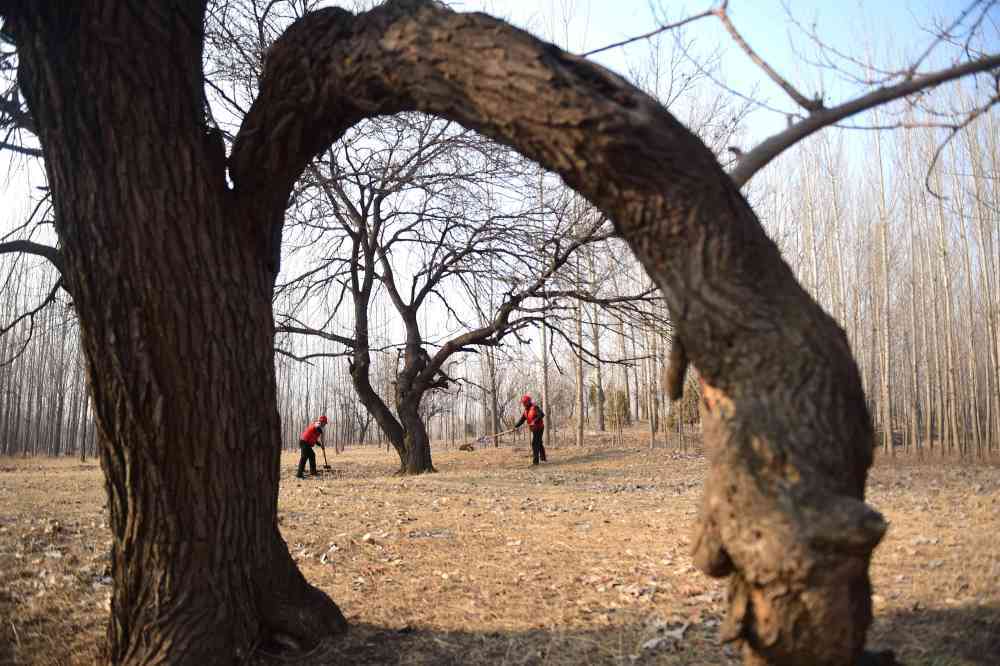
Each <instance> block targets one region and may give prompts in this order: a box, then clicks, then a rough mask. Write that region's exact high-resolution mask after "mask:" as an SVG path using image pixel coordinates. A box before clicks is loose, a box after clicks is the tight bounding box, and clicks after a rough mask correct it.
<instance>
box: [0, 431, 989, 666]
mask: <svg viewBox="0 0 1000 666" xmlns="http://www.w3.org/2000/svg"><path fill="white" fill-rule="evenodd" d="M295 462H296V456H294V455H293V454H291V453H289V454H286V455H285V456H284V458H283V460H282V482H281V494H280V507H279V511H280V521H281V527H282V531H283V534H284V536H285V539H286V540H287V542H288V546H289V548H290V550H291V552H292V553H293V554H294V555H295V557H296V559H297V560H298V562H299V563H300V566H301V568H302V570H303V572H304V573H305V575H306V577H307V578H308V579H309V580H310V581H312V583H313V584H315V585H317V586H319V587H320V588H322V589H323V590H325V591H326V592H327V593H328V594H330V596H331V597H332V598H333V599H334V600H336V601H337V602H338V604H340V607H341V609H342V610H343V611H344V614H345V615H346V616H347V618H348V619H349V621H350V622H351V624H352V629H351V631H350V632H348V634H347V635H346V636H345V637H343V638H341V639H339V640H337V641H332V642H328V643H325V644H324V645H323V646H321V648H320V649H319V650H318V651H317V652H314V653H313V654H312V655H311V656H310V657H309V659H308V661H311V662H312V663H338V664H390V663H391V664H434V665H437V664H511V665H513V664H552V665H558V664H670V665H674V664H736V663H738V661H737V660H736V659H735V654H734V652H733V651H732V649H731V648H729V647H727V646H721V645H719V644H718V640H717V636H718V629H719V624H720V621H721V619H722V613H723V608H724V604H723V602H724V587H723V584H722V583H721V582H719V581H715V580H711V579H709V578H707V577H705V576H703V575H702V574H701V573H699V572H697V571H696V570H695V569H694V567H693V566H692V564H691V558H690V556H689V549H690V538H691V534H692V522H693V521H694V520H695V517H696V511H697V505H698V498H699V496H700V488H701V484H702V479H703V477H704V474H705V469H706V464H705V460H704V459H703V458H702V457H701V456H700V455H698V454H696V453H678V452H675V451H672V450H664V449H659V450H655V451H650V450H649V449H646V448H641V447H638V446H636V447H633V448H624V449H621V448H619V449H609V448H596V447H595V448H583V449H580V448H556V449H554V450H551V451H550V452H549V462H548V463H546V464H543V465H542V466H540V467H538V468H532V467H531V465H530V459H529V456H528V453H527V451H526V449H524V448H523V447H522V448H501V449H483V450H477V451H475V452H471V453H470V452H459V451H436V452H435V464H436V466H437V468H438V470H439V473H438V474H431V475H425V476H422V477H418V478H397V477H394V476H393V475H392V472H393V471H394V470H395V469H396V465H397V462H398V459H396V458H395V455H394V454H389V453H386V452H385V451H376V450H372V449H361V450H351V451H348V452H347V453H344V454H341V455H339V456H333V455H332V450H331V458H330V463H331V465H332V466H333V468H334V470H333V472H332V473H330V474H327V475H325V476H322V477H319V478H315V479H308V480H305V481H299V480H297V479H295V478H294V477H293V476H292V474H293V471H294V470H293V467H294V464H295ZM320 463H321V465H322V456H320ZM869 501H871V502H872V503H873V504H874V505H875V506H876V507H877V508H878V509H879V510H881V511H882V512H883V513H884V514H885V516H886V517H887V518H888V520H889V522H890V525H891V527H890V531H889V533H888V535H887V536H886V538H885V540H884V541H883V543H882V545H881V546H880V547H879V548H878V550H877V552H876V555H875V558H874V563H873V567H872V574H873V580H874V586H875V596H874V601H875V612H876V621H875V624H874V626H873V628H872V631H871V632H870V639H869V644H870V645H871V646H872V647H873V648H875V649H886V648H891V649H893V650H895V651H896V654H897V657H898V658H900V659H901V660H902V662H903V663H906V664H910V665H928V666H930V665H934V666H960V665H969V664H984V665H985V664H991V665H996V664H1000V539H998V538H997V536H996V532H997V529H998V527H1000V466H998V465H996V464H993V465H986V464H981V463H976V464H975V465H974V466H972V465H963V464H960V463H957V462H954V461H942V460H939V459H936V460H933V461H930V462H919V461H914V460H897V461H894V462H891V463H889V462H887V461H880V462H879V463H878V464H877V465H876V468H875V469H874V470H873V473H872V476H871V481H870V483H869ZM103 505H104V494H103V486H102V483H101V477H100V470H99V468H98V467H97V465H96V464H94V463H92V462H88V463H86V464H80V463H79V461H76V460H69V459H61V460H50V459H0V663H2V664H60V665H61V664H90V663H93V662H94V661H95V659H96V658H98V657H99V655H100V644H101V642H102V641H103V636H104V624H105V617H106V613H107V608H108V600H109V590H110V585H109V584H110V579H109V578H108V577H107V574H108V571H107V568H106V564H107V552H108V547H109V543H110V536H109V533H108V530H107V525H106V521H107V517H106V514H105V510H104V509H103ZM259 661H260V662H261V663H266V662H267V661H268V659H267V658H266V655H265V656H262V657H260V658H259ZM271 661H278V660H271ZM284 663H288V662H287V661H285V662H284Z"/></svg>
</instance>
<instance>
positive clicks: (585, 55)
mask: <svg viewBox="0 0 1000 666" xmlns="http://www.w3.org/2000/svg"><path fill="white" fill-rule="evenodd" d="M728 4H729V0H724V1H723V3H722V7H721V9H722V10H725V8H726V5H728ZM717 11H719V10H718V9H716V8H714V7H713V8H712V9H706V10H705V11H703V12H702V13H700V14H694V15H693V16H689V17H687V18H685V19H681V20H680V21H676V22H674V23H668V24H665V25H661V26H659V27H657V28H656V29H655V30H650V31H649V32H647V33H645V34H643V35H637V36H635V37H629V38H628V39H623V40H622V41H620V42H615V43H613V44H608V45H607V46H602V47H601V48H599V49H594V50H592V51H587V52H586V53H581V54H580V57H581V58H589V57H591V56H594V55H597V54H598V53H603V52H604V51H610V50H611V49H617V48H620V47H622V46H627V45H629V44H632V43H634V42H639V41H642V40H644V39H650V38H651V37H655V36H657V35H659V34H660V33H662V32H666V31H668V30H674V29H675V28H680V27H681V26H685V25H687V24H688V23H694V22H695V21H697V20H699V19H703V18H708V17H709V16H712V15H713V14H715V13H716V12H717Z"/></svg>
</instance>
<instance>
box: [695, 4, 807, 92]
mask: <svg viewBox="0 0 1000 666" xmlns="http://www.w3.org/2000/svg"><path fill="white" fill-rule="evenodd" d="M712 13H713V14H715V16H717V17H718V18H719V20H720V21H721V22H722V25H723V26H724V27H725V28H726V32H728V33H729V35H730V36H731V37H732V38H733V41H735V42H736V45H737V46H739V47H740V49H742V50H743V52H744V53H746V54H747V57H749V58H750V60H752V61H753V62H754V63H755V64H756V65H757V66H758V67H760V68H761V69H762V70H764V73H765V74H767V76H768V78H770V79H771V80H772V81H774V82H775V83H776V84H778V85H779V86H780V87H781V89H782V90H784V91H785V92H786V93H787V94H788V96H789V97H791V98H792V99H793V100H795V103H796V104H798V105H799V106H801V107H802V108H803V109H806V110H807V111H819V110H820V109H822V108H823V101H822V100H819V99H809V98H808V97H806V96H805V95H803V94H802V93H800V92H799V91H798V90H797V89H796V88H795V86H793V85H792V84H791V83H789V82H788V80H787V79H785V78H784V77H782V76H781V75H780V74H778V72H776V71H775V70H774V68H773V67H771V66H770V65H769V64H767V61H765V60H764V59H763V58H761V57H760V56H759V55H758V54H757V52H756V51H754V50H753V49H752V48H750V45H749V44H747V42H746V40H745V39H743V35H741V34H740V33H739V31H738V30H737V29H736V26H735V25H733V22H732V21H731V20H730V19H729V14H728V13H727V12H726V5H723V6H722V7H720V8H718V9H716V10H714V11H713V12H712Z"/></svg>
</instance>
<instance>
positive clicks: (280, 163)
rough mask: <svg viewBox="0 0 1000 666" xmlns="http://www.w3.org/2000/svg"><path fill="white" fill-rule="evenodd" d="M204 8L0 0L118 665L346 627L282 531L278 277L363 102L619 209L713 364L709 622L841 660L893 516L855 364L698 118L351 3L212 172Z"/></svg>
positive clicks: (299, 29) (580, 67) (467, 21)
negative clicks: (502, 151)
mask: <svg viewBox="0 0 1000 666" xmlns="http://www.w3.org/2000/svg"><path fill="white" fill-rule="evenodd" d="M203 10H204V4H203V2H196V1H194V0H190V1H188V2H182V1H181V0H175V1H174V2H172V3H155V4H154V3H148V4H147V3H142V4H140V3H131V2H128V3H127V2H120V1H115V2H112V1H111V0H103V1H100V0H90V2H86V3H80V4H75V5H72V6H71V7H70V8H66V7H64V6H62V3H54V2H42V3H36V2H30V3H29V2H24V1H14V0H0V13H2V14H4V15H5V16H7V17H8V18H10V20H11V26H12V29H13V32H14V33H15V36H16V38H17V43H18V47H19V49H22V50H21V51H20V53H19V56H20V57H21V67H22V73H21V75H22V81H23V84H22V88H23V89H24V90H25V91H26V93H27V95H28V97H29V99H30V100H31V107H32V111H33V112H34V113H35V114H36V115H37V118H36V120H37V122H38V124H39V128H40V135H41V140H42V145H43V147H44V149H45V158H46V163H47V164H48V169H49V179H50V184H51V186H52V190H53V196H54V199H55V200H56V202H57V211H58V219H59V221H60V222H59V228H58V231H59V234H60V239H61V242H62V244H63V248H64V252H65V254H66V272H67V281H68V282H69V283H70V285H71V287H70V288H71V290H72V293H73V296H74V299H75V300H76V301H77V303H78V304H79V310H80V317H81V325H82V330H83V334H84V344H85V348H86V355H87V361H88V367H89V372H90V380H91V385H92V387H93V392H94V395H95V405H96V410H97V414H98V421H99V423H100V429H101V457H102V464H103V467H104V470H105V474H106V477H107V481H108V488H109V496H110V498H111V506H112V517H113V520H112V523H113V529H114V541H115V545H114V572H115V573H114V578H115V591H114V599H113V611H112V612H113V621H112V623H111V629H110V634H111V643H112V658H113V659H114V660H115V661H134V662H140V661H141V662H154V661H171V662H187V663H213V662H226V663H231V662H232V661H233V660H234V657H240V656H242V655H245V653H246V651H247V650H248V649H250V648H251V646H252V645H253V644H254V641H255V640H256V639H257V638H258V637H259V634H260V631H261V627H262V626H268V627H274V628H278V629H281V630H285V631H288V633H292V634H299V635H302V634H306V635H322V634H323V633H327V632H330V631H334V630H336V629H339V628H340V627H341V626H342V623H343V618H342V617H341V616H340V614H339V612H338V611H337V609H336V606H334V604H333V603H332V602H330V601H329V599H327V598H326V597H325V595H322V593H320V592H317V591H316V590H314V589H313V588H310V587H309V586H308V585H307V584H306V583H305V581H304V580H303V579H302V577H301V575H300V574H299V572H298V571H297V570H296V569H295V567H294V565H293V564H292V562H291V559H290V557H289V555H288V552H287V549H286V548H285V545H284V544H283V543H282V542H281V539H280V536H279V535H278V531H277V527H276V521H275V511H276V498H277V482H278V479H277V474H278V453H279V446H278V440H279V437H278V417H277V408H276V395H275V393H276V392H275V386H274V367H273V352H272V349H273V339H272V338H273V324H272V321H271V307H270V295H271V291H272V286H273V279H274V276H275V273H276V271H277V266H276V265H275V264H276V262H275V257H276V256H277V249H278V248H277V242H278V238H279V237H280V228H281V222H282V210H283V207H284V205H285V202H286V201H287V195H288V192H289V191H290V188H291V184H292V183H293V182H294V180H295V179H296V178H297V177H298V176H299V174H300V173H301V172H302V170H303V169H304V168H305V166H306V163H307V161H308V160H309V159H310V157H311V156H313V155H314V154H316V153H317V152H318V151H319V150H321V149H322V148H324V147H325V146H327V145H329V144H330V143H331V142H332V141H333V140H334V139H336V138H337V137H338V136H339V135H340V134H341V133H342V132H343V131H344V129H345V128H347V127H349V126H350V125H351V124H353V123H355V122H357V121H358V120H359V119H361V118H362V117H365V116H370V115H376V114H383V113H393V112H397V111H401V110H408V109H409V110H420V111H425V112H430V113H436V114H439V115H442V116H444V117H447V118H450V119H453V120H456V121H458V122H461V123H463V124H465V125H467V126H469V127H473V128H476V129H478V130H479V131H481V132H483V133H484V134H486V135H488V136H491V137H493V138H495V139H497V140H499V141H502V142H505V143H508V144H510V145H512V146H514V147H515V148H517V149H518V150H520V151H521V152H523V153H524V154H525V155H527V156H529V157H531V158H533V159H535V160H537V161H538V162H540V163H541V164H543V165H545V166H546V167H548V168H550V169H552V170H554V171H556V172H558V173H559V174H561V175H562V177H563V178H564V180H565V181H566V182H567V183H568V184H569V185H570V186H572V187H573V188H575V189H576V190H578V191H579V192H581V193H583V194H584V195H585V196H586V197H588V198H589V199H590V200H591V201H592V202H593V203H594V204H595V205H597V206H598V207H599V208H601V209H602V210H603V211H604V212H605V213H607V214H608V215H609V217H610V218H611V219H613V220H614V221H615V224H616V227H617V229H618V231H619V232H620V233H621V234H622V236H623V237H624V238H626V239H627V240H628V242H629V243H630V245H631V247H632V248H633V250H634V251H635V252H636V254H637V256H638V257H639V258H640V260H641V261H642V263H643V265H644V266H645V268H646V270H647V271H648V272H649V273H650V275H651V276H652V277H653V278H654V279H655V280H656V282H657V284H658V285H659V287H660V288H661V289H662V290H663V293H664V295H665V297H666V299H667V302H668V304H669V308H670V313H671V315H672V317H673V319H674V322H675V325H676V332H677V336H678V339H679V340H680V341H682V343H683V344H684V345H685V348H686V351H687V356H688V358H690V360H691V361H692V362H693V363H694V364H695V365H696V366H697V368H698V370H699V372H700V374H701V376H702V377H703V378H704V380H705V382H706V386H705V400H704V406H705V410H706V413H705V416H704V420H705V431H706V449H707V453H708V456H709V459H710V464H711V471H710V474H709V478H708V480H707V483H706V487H705V499H704V507H703V515H702V517H701V522H700V525H699V527H698V534H697V536H696V544H697V546H696V550H695V558H696V562H697V563H698V565H699V567H701V568H702V569H703V570H705V571H707V572H709V573H710V574H712V575H716V576H724V575H730V576H731V589H732V594H731V599H730V615H729V618H728V620H727V623H726V625H725V636H726V637H727V638H729V639H734V640H738V641H740V642H741V644H742V646H743V650H744V654H745V660H746V662H747V663H751V664H755V663H771V664H806V663H809V664H816V665H820V666H822V665H825V664H830V665H833V664H837V665H842V664H847V663H850V662H851V661H852V660H853V659H854V658H855V657H857V655H858V654H859V653H860V651H861V649H862V645H863V642H864V636H865V632H866V630H867V627H868V625H869V623H870V619H871V602H870V582H869V578H868V565H869V559H870V556H871V552H872V549H873V548H874V547H875V545H876V544H877V543H878V541H879V539H880V538H881V536H882V534H883V532H884V529H885V524H884V522H883V521H882V519H881V517H880V516H879V515H878V514H877V513H875V512H874V511H872V510H871V509H869V508H868V507H867V506H866V505H865V504H864V502H863V501H862V500H863V496H864V485H865V479H866V474H867V469H868V467H869V466H870V464H871V438H872V427H871V420H870V416H869V414H868V412H867V409H866V407H865V404H864V396H863V394H862V390H861V382H860V378H859V376H858V371H857V367H856V365H855V363H854V361H853V359H852V357H851V354H850V350H849V348H848V346H847V341H846V339H845V336H844V334H843V331H841V330H840V328H839V327H838V326H837V325H836V324H835V322H834V321H833V320H832V319H831V318H830V317H828V316H827V315H826V314H825V313H824V312H823V310H822V309H821V308H819V307H818V306H817V305H816V304H815V303H814V302H813V301H812V300H811V299H810V298H809V297H808V295H807V294H806V293H805V292H804V291H803V290H802V288H801V287H800V286H799V284H798V283H797V282H796V281H795V279H794V277H793V276H792V273H791V271H790V270H789V268H788V266H787V265H786V264H785V262H784V261H783V260H782V258H781V256H780V254H779V252H778V249H777V247H776V246H775V245H774V243H773V242H772V241H771V240H770V239H768V237H767V236H766V235H765V234H764V232H763V230H762V228H761V226H760V224H759V222H758V220H757V219H756V217H755V215H754V213H753V211H752V210H751V209H750V207H749V205H748V204H747V203H746V201H745V199H744V198H743V197H742V195H741V194H740V192H739V191H738V189H737V187H736V185H735V184H734V183H733V181H732V180H731V178H730V177H729V176H727V174H726V173H725V172H724V171H723V170H722V168H721V167H720V166H719V164H718V163H717V162H716V160H715V158H714V157H713V155H712V154H711V152H710V151H709V150H708V149H707V148H706V147H705V146H704V145H703V144H702V143H701V141H700V140H698V139H697V138H696V137H695V136H694V135H692V134H691V133H690V132H689V131H687V130H686V129H685V128H684V127H683V126H682V125H681V124H680V123H679V122H677V120H675V119H674V118H673V116H671V115H670V114H669V113H667V111H666V110H664V109H663V108H662V107H661V106H660V105H658V104H657V103H656V102H655V101H654V100H652V99H651V98H649V97H648V96H646V95H645V94H643V93H642V92H640V91H639V90H637V89H635V88H634V87H633V86H631V85H629V84H628V83H627V82H625V81H624V80H622V79H621V78H619V77H617V76H614V75H612V74H610V73H609V72H607V71H605V70H604V69H602V68H600V67H598V66H595V65H593V64H591V63H588V62H587V61H586V60H584V59H582V58H578V57H574V56H571V55H568V54H565V53H563V52H561V51H559V50H558V49H557V48H555V47H553V46H551V45H546V44H543V43H541V42H539V41H538V40H536V39H534V38H532V37H530V36H529V35H527V34H526V33H523V32H520V31H517V30H514V29H512V28H510V27H508V26H506V25H505V24H503V23H502V22H499V21H496V20H494V19H491V18H489V17H486V16H483V15H476V14H454V13H452V12H450V11H449V10H447V9H445V8H443V7H442V6H440V5H438V4H437V3H432V2H430V1H428V0H422V1H420V0H397V1H395V2H390V3H389V4H387V5H383V6H382V7H379V8H377V9H375V10H373V11H371V12H369V13H367V14H363V15H360V16H358V17H353V16H352V15H350V14H349V13H347V12H345V11H343V10H339V9H324V10H321V11H318V12H316V13H314V14H311V15H310V16H308V17H307V18H305V19H304V20H302V21H300V22H298V23H297V24H295V25H293V26H292V27H291V28H290V29H289V30H288V31H287V32H286V33H285V35H284V36H283V37H282V38H281V39H280V40H279V41H278V42H277V43H276V44H275V45H274V46H273V47H272V48H271V50H270V52H269V56H268V60H267V66H266V70H265V72H264V76H263V79H262V84H261V94H260V97H259V98H258V99H257V101H256V102H255V103H254V105H253V107H252V109H251V111H250V113H249V114H248V116H247V117H246V118H245V120H244V124H243V127H242V128H241V130H240V132H239V134H238V137H237V141H236V144H235V146H234V150H233V154H232V156H231V159H230V161H229V167H230V173H229V176H230V178H231V181H232V183H233V185H234V189H232V190H229V189H227V186H226V173H225V168H224V167H225V160H224V156H223V152H222V148H221V145H220V144H219V143H218V142H217V141H216V140H215V139H213V138H212V137H211V136H210V135H206V133H205V131H204V128H203V126H202V122H201V121H202V114H201V112H202V106H201V102H202V99H201V92H200V89H201V80H202V79H201V49H200V39H201V35H200V28H201V25H202V21H201V19H202V11H203ZM123 54H127V55H128V57H127V58H126V57H123ZM250 413H252V414H253V415H254V416H255V418H254V419H253V421H251V422H250V424H249V425H248V422H247V420H246V416H247V414H250ZM207 423H212V424H216V425H217V427H213V428H206V427H205V424H207ZM237 424H239V425H240V426H242V428H243V429H242V430H241V431H240V432H239V433H237V432H236V428H237ZM237 434H238V435H239V436H237ZM204 590H211V591H212V594H201V593H194V591H198V592H201V591H204ZM306 608H308V612H305V609H306Z"/></svg>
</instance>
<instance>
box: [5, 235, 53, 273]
mask: <svg viewBox="0 0 1000 666" xmlns="http://www.w3.org/2000/svg"><path fill="white" fill-rule="evenodd" d="M11 252H22V253H24V254H34V255H37V256H39V257H45V258H46V259H48V260H49V262H50V263H51V264H52V265H53V266H55V267H56V270H58V271H59V272H60V273H62V272H63V256H62V252H60V251H59V250H58V249H56V248H54V247H51V246H49V245H42V244H40V243H34V242H32V241H26V240H16V241H8V242H6V243H0V254H6V253H11Z"/></svg>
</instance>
